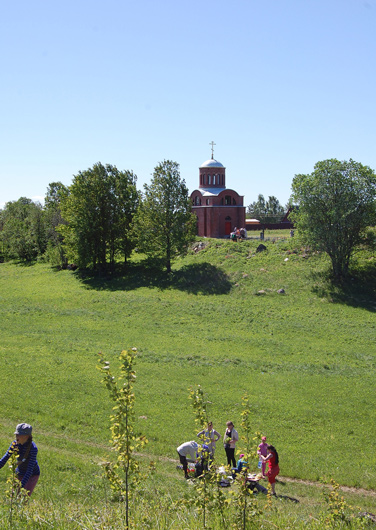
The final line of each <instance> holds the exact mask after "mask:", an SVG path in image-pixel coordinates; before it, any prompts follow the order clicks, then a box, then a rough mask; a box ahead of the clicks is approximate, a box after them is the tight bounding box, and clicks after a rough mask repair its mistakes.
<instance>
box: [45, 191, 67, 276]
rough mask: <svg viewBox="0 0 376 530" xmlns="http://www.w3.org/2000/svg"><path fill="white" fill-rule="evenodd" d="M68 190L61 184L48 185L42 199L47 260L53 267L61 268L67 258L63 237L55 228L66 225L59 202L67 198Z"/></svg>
mask: <svg viewBox="0 0 376 530" xmlns="http://www.w3.org/2000/svg"><path fill="white" fill-rule="evenodd" d="M68 193H69V190H68V188H67V186H64V184H62V183H61V182H51V184H49V185H48V188H47V193H46V196H45V199H44V214H45V219H46V230H47V252H46V255H47V258H48V260H49V261H50V263H52V264H53V265H56V266H59V267H63V266H65V265H66V264H67V258H66V255H65V252H64V247H63V236H62V234H60V233H59V232H58V230H57V227H58V226H60V225H62V224H66V223H65V220H64V219H63V216H62V213H61V202H62V201H63V200H64V199H65V198H66V197H67V196H68Z"/></svg>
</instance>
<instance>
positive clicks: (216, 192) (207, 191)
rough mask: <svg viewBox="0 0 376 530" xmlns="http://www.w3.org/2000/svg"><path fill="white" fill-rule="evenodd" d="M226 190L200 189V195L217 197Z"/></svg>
mask: <svg viewBox="0 0 376 530" xmlns="http://www.w3.org/2000/svg"><path fill="white" fill-rule="evenodd" d="M225 189H226V188H200V191H201V195H202V196H203V197H211V196H213V195H219V194H220V193H221V192H222V191H224V190H225Z"/></svg>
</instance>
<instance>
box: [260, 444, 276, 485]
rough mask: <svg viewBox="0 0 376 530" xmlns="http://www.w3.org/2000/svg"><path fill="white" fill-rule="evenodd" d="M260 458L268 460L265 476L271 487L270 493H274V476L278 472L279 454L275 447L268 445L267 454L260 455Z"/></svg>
mask: <svg viewBox="0 0 376 530" xmlns="http://www.w3.org/2000/svg"><path fill="white" fill-rule="evenodd" d="M260 458H261V460H262V461H263V462H268V464H269V471H268V472H267V473H266V476H267V477H268V481H269V484H270V486H271V488H272V495H275V478H276V476H277V475H278V474H279V456H278V453H277V450H276V448H275V447H274V446H273V445H268V447H267V455H266V456H262V455H260Z"/></svg>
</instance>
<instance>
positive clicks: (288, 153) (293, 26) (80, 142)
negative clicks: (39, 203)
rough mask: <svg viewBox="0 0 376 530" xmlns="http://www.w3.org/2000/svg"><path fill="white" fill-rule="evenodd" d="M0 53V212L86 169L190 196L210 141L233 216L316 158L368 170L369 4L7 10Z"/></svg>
mask: <svg viewBox="0 0 376 530" xmlns="http://www.w3.org/2000/svg"><path fill="white" fill-rule="evenodd" d="M0 50H1V51H0V57H1V85H0V90H1V112H0V120H1V128H0V135H1V137H0V206H2V205H3V204H4V203H5V202H7V201H11V200H17V199H18V198H19V197H21V196H26V197H29V198H32V199H34V200H36V199H38V198H43V197H44V195H45V193H46V189H47V186H48V184H49V183H50V182H54V181H59V180H60V181H61V182H63V183H64V184H66V185H70V184H71V182H72V178H73V175H74V174H76V173H77V172H78V171H79V170H85V169H87V168H89V167H91V166H92V165H93V164H94V163H95V162H98V161H100V162H102V163H104V164H105V163H109V164H113V165H116V166H117V167H118V168H119V169H131V170H133V171H134V172H135V173H136V175H137V177H138V181H137V182H138V188H139V189H141V188H142V186H143V184H144V183H145V182H146V183H148V182H150V179H151V175H152V172H153V169H154V167H155V165H156V164H157V163H158V162H161V161H162V160H164V159H172V160H174V161H176V162H178V163H179V164H180V171H181V176H182V177H183V178H184V179H185V180H186V183H187V185H188V188H189V190H190V191H193V189H195V188H196V187H198V168H199V166H200V165H201V164H202V163H203V162H204V161H205V160H207V159H208V158H210V156H211V151H210V145H209V142H211V141H212V140H213V141H214V142H215V143H216V147H215V152H214V157H215V158H216V159H217V160H219V161H220V162H222V164H223V165H224V166H225V167H226V175H227V187H228V188H234V189H235V190H237V191H238V192H239V193H240V194H241V195H244V196H245V205H248V204H249V203H250V202H252V201H254V200H256V199H257V195H258V194H259V193H262V194H263V195H264V196H265V197H267V196H268V195H276V196H277V198H278V199H279V200H280V202H281V203H282V204H285V203H286V201H287V200H288V198H289V196H290V191H291V181H292V178H293V176H294V174H296V173H310V172H312V170H313V166H314V164H315V163H316V162H317V161H319V160H324V159H327V158H338V159H340V160H345V159H346V160H348V159H349V158H353V159H354V160H356V161H358V162H361V163H363V164H365V165H369V166H371V167H372V168H373V169H375V170H376V132H375V127H376V110H375V109H376V68H375V65H376V0H265V1H261V0H259V1H257V2H256V1H254V0H232V1H231V2H229V1H228V0H226V1H223V0H189V1H187V0H180V1H179V0H137V1H136V0H132V1H130V0H106V2H104V1H103V0H101V1H97V0H90V1H88V0H75V1H72V0H65V1H64V2H62V1H60V2H59V1H47V0H45V1H41V0H34V1H33V2H30V1H25V0H21V1H18V2H10V1H9V2H4V3H3V4H2V6H1V8H0Z"/></svg>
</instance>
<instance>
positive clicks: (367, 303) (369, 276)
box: [312, 262, 376, 312]
mask: <svg viewBox="0 0 376 530" xmlns="http://www.w3.org/2000/svg"><path fill="white" fill-rule="evenodd" d="M313 278H314V279H315V280H319V281H321V285H320V286H315V287H314V288H313V289H312V291H313V292H314V293H315V294H316V295H317V296H319V297H320V298H328V299H330V301H331V302H333V303H338V304H346V305H349V306H352V307H361V308H363V309H366V310H367V311H372V312H376V266H375V264H374V263H373V262H369V263H367V264H365V265H362V266H361V267H360V266H358V267H357V268H353V269H352V270H351V271H350V274H349V277H348V278H347V279H346V280H345V281H343V282H342V283H333V282H332V281H331V280H330V277H329V274H328V273H327V274H325V273H317V274H314V275H313Z"/></svg>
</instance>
